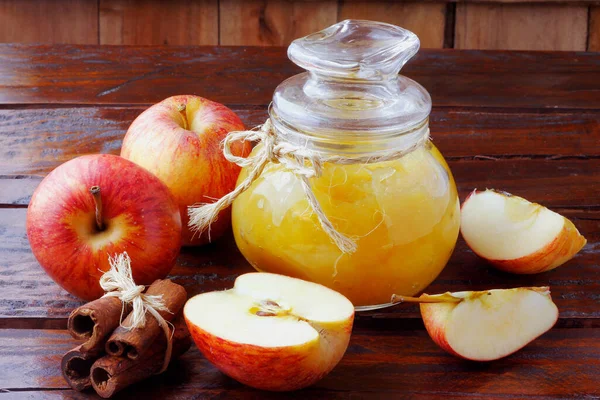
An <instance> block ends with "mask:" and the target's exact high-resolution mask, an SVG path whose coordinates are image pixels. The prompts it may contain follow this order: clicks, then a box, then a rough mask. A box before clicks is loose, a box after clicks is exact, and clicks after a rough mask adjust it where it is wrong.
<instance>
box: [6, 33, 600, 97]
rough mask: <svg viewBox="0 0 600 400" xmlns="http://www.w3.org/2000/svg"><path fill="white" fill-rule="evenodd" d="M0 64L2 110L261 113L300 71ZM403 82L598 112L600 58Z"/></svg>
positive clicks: (123, 62) (499, 58)
mask: <svg viewBox="0 0 600 400" xmlns="http://www.w3.org/2000/svg"><path fill="white" fill-rule="evenodd" d="M0 65H2V70H1V72H0V93H2V94H1V95H0V104H43V103H61V104H133V103H135V104H152V103H156V102H158V101H160V100H162V99H164V98H166V97H168V96H172V95H175V94H185V93H189V94H198V95H202V96H204V97H208V98H210V99H212V100H215V101H219V102H222V103H225V104H240V105H242V104H243V105H267V104H268V103H269V102H270V100H271V97H272V94H273V90H274V89H275V87H276V86H277V85H278V84H279V83H280V82H282V81H283V80H284V79H285V78H288V77H290V76H291V75H293V74H296V73H298V72H300V69H299V68H298V67H296V66H294V65H293V64H292V63H291V62H290V61H289V60H288V59H287V57H286V51H285V49H284V48H260V47H123V46H111V47H99V46H70V45H62V46H59V45H54V46H32V45H6V44H5V45H0ZM442 71H443V74H444V75H443V76H442V77H440V72H442ZM403 73H405V74H406V75H407V76H409V77H411V78H414V79H416V80H417V81H418V82H420V83H421V84H422V85H423V86H424V87H425V88H426V89H428V90H429V91H430V92H431V95H432V98H433V103H434V104H435V105H436V106H470V107H511V108H515V107H526V108H555V107H564V108H584V109H594V108H599V106H600V97H599V96H597V93H598V91H599V90H600V54H594V53H583V52H581V53H574V52H570V53H552V52H540V53H536V54H535V56H534V55H532V53H527V52H505V51H460V52H457V51H449V50H422V51H421V52H419V54H418V55H417V56H416V57H415V59H414V60H413V61H411V62H410V63H409V64H408V65H407V66H406V67H405V68H404V69H403Z"/></svg>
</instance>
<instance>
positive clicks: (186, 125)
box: [177, 103, 189, 129]
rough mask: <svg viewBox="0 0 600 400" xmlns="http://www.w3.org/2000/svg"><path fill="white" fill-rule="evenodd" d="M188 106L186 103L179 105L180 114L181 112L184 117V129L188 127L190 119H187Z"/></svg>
mask: <svg viewBox="0 0 600 400" xmlns="http://www.w3.org/2000/svg"><path fill="white" fill-rule="evenodd" d="M185 109H186V106H185V104H184V103H181V104H180V105H178V106H177V111H179V114H181V117H182V118H183V129H188V125H189V124H188V120H187V113H186V112H185Z"/></svg>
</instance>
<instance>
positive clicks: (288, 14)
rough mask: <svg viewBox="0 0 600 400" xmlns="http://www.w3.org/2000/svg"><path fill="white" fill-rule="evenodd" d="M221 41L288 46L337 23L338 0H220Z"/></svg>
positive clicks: (249, 44) (243, 44) (236, 44)
mask: <svg viewBox="0 0 600 400" xmlns="http://www.w3.org/2000/svg"><path fill="white" fill-rule="evenodd" d="M219 16H220V17H219V21H220V44H221V45H235V46H239V45H242V46H286V45H288V44H289V43H291V42H292V40H294V39H296V38H298V37H302V36H306V35H308V34H310V33H313V32H316V31H319V30H321V29H324V28H326V27H328V26H330V25H332V24H334V23H335V22H336V17H337V1H336V0H325V1H319V2H316V1H313V2H311V1H302V0H293V1H278V0H220V2H219Z"/></svg>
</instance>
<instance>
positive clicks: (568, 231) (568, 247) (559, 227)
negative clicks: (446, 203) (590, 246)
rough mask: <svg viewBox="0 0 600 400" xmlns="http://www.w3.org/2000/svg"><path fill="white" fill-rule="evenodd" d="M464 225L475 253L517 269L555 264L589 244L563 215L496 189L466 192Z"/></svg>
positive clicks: (498, 265)
mask: <svg viewBox="0 0 600 400" xmlns="http://www.w3.org/2000/svg"><path fill="white" fill-rule="evenodd" d="M460 230H461V233H462V235H463V238H464V239H465V241H466V242H467V245H468V246H469V247H470V248H471V249H472V250H473V251H474V252H475V253H476V254H477V255H479V256H480V257H482V258H484V259H486V260H488V261H489V262H490V263H491V264H492V265H493V266H495V267H496V268H498V269H500V270H503V271H506V272H512V273H515V274H535V273H538V272H544V271H548V270H551V269H553V268H556V267H558V266H559V265H561V264H563V263H565V262H566V261H568V260H570V259H571V258H573V256H574V255H575V254H576V253H577V252H578V251H579V250H581V248H582V247H583V246H584V245H585V243H586V240H585V238H584V237H583V236H582V235H581V234H580V233H579V231H577V228H575V225H573V223H572V222H571V221H569V220H568V219H567V218H565V217H563V216H562V215H560V214H557V213H555V212H554V211H550V210H549V209H547V208H546V207H544V206H541V205H539V204H536V203H531V202H529V201H527V200H525V199H523V198H521V197H518V196H513V195H511V194H509V193H505V192H497V191H494V190H486V191H477V190H474V191H473V192H472V193H471V194H470V195H469V196H468V197H467V199H466V200H465V202H464V203H463V205H462V208H461V228H460Z"/></svg>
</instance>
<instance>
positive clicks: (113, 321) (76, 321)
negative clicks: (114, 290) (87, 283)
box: [67, 297, 129, 352]
mask: <svg viewBox="0 0 600 400" xmlns="http://www.w3.org/2000/svg"><path fill="white" fill-rule="evenodd" d="M128 313H129V307H128V306H126V307H125V309H123V303H122V302H121V300H119V299H117V298H116V297H102V298H100V299H98V300H94V301H92V302H89V303H87V304H84V305H83V306H81V307H78V308H76V309H75V310H73V312H72V313H71V315H69V321H68V323H67V329H68V330H69V333H70V334H71V336H73V337H74V338H75V339H79V340H85V341H86V342H85V343H83V344H82V345H81V346H80V347H81V349H80V351H81V352H99V351H101V350H102V351H103V350H104V345H105V343H106V339H108V337H109V335H110V334H111V333H112V332H113V331H114V330H115V328H116V327H117V326H119V323H120V321H121V314H124V315H127V314H128Z"/></svg>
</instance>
